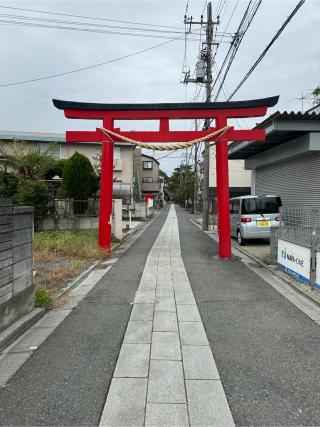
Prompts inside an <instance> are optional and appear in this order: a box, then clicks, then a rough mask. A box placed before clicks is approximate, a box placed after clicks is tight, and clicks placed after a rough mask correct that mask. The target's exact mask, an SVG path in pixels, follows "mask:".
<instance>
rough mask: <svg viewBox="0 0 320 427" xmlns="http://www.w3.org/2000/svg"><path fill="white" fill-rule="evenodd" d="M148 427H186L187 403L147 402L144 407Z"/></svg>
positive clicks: (187, 422)
mask: <svg viewBox="0 0 320 427" xmlns="http://www.w3.org/2000/svg"><path fill="white" fill-rule="evenodd" d="M145 425H146V426H148V427H165V426H167V427H186V426H189V419H188V410H187V405H185V404H184V403H180V404H174V403H172V404H158V403H148V404H147V408H146V423H145Z"/></svg>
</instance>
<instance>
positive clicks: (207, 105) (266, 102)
mask: <svg viewBox="0 0 320 427" xmlns="http://www.w3.org/2000/svg"><path fill="white" fill-rule="evenodd" d="M278 100H279V96H272V97H269V98H261V99H250V100H246V101H229V102H181V103H179V102H177V103H175V102H172V103H161V104H153V103H152V104H104V103H103V104H100V103H95V102H75V101H63V100H60V99H53V100H52V102H53V105H54V106H55V107H56V108H58V109H59V110H100V111H103V110H105V111H112V110H114V111H128V110H136V111H142V110H144V111H146V110H151V111H152V110H226V109H228V110H229V109H233V108H253V107H273V106H274V105H276V104H277V102H278Z"/></svg>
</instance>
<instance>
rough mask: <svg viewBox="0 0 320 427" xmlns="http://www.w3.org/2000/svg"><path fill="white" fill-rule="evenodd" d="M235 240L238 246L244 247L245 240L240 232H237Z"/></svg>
mask: <svg viewBox="0 0 320 427" xmlns="http://www.w3.org/2000/svg"><path fill="white" fill-rule="evenodd" d="M237 240H238V243H239V245H240V246H244V245H245V244H246V242H245V240H244V239H243V238H242V234H241V231H240V230H238V232H237Z"/></svg>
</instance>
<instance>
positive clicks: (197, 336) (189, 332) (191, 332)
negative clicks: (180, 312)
mask: <svg viewBox="0 0 320 427" xmlns="http://www.w3.org/2000/svg"><path fill="white" fill-rule="evenodd" d="M179 329H180V338H181V344H182V345H184V344H189V345H209V343H208V339H207V335H206V332H205V330H204V327H203V325H202V323H201V322H179Z"/></svg>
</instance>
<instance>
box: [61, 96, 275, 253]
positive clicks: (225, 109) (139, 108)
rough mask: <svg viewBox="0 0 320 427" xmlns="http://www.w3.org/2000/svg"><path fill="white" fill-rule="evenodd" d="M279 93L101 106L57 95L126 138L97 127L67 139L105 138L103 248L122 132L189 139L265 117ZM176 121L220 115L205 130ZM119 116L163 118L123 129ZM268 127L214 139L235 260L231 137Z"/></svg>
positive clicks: (227, 243)
mask: <svg viewBox="0 0 320 427" xmlns="http://www.w3.org/2000/svg"><path fill="white" fill-rule="evenodd" d="M278 99H279V97H278V96H274V97H271V98H263V99H255V100H248V101H232V102H211V103H207V102H205V103H204V102H200V103H166V104H99V103H84V102H73V101H62V100H57V99H54V100H53V103H54V105H55V107H57V108H58V109H61V110H64V114H65V116H66V117H68V118H74V119H89V120H90V119H91V120H102V121H103V127H104V128H106V129H109V130H111V131H113V132H116V133H117V134H118V135H119V136H120V137H119V138H117V137H112V139H111V138H108V137H107V136H106V135H105V134H104V133H103V132H102V130H101V129H100V128H97V129H96V130H95V131H67V132H66V141H67V142H101V143H102V164H101V189H100V212H99V246H100V247H101V248H104V249H106V250H107V251H108V252H110V251H111V215H112V187H113V142H122V139H121V136H122V137H126V138H130V139H134V140H138V141H141V142H153V143H155V142H157V143H170V142H187V141H191V140H194V139H198V138H202V137H204V136H206V135H209V134H211V133H212V132H214V131H216V130H219V129H222V128H224V127H225V126H226V125H227V120H228V118H242V117H259V116H264V115H265V114H266V112H267V108H268V107H273V106H274V105H275V104H276V103H277V102H278ZM170 119H181V120H183V119H215V121H216V123H215V127H212V128H210V129H208V130H205V131H204V130H201V131H198V130H197V131H196V130H193V131H171V130H170V128H169V120H170ZM114 120H159V122H160V126H159V130H158V131H130V132H127V131H122V130H120V129H115V128H114ZM264 139H265V131H264V130H263V129H251V130H235V129H234V128H233V127H231V128H230V129H228V131H227V132H226V133H224V134H223V135H221V138H219V136H216V137H212V138H210V141H217V144H216V145H217V146H216V168H217V199H218V234H219V256H220V258H223V259H229V258H231V256H232V254H231V238H230V216H229V173H228V141H252V140H264Z"/></svg>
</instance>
